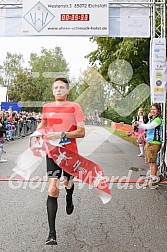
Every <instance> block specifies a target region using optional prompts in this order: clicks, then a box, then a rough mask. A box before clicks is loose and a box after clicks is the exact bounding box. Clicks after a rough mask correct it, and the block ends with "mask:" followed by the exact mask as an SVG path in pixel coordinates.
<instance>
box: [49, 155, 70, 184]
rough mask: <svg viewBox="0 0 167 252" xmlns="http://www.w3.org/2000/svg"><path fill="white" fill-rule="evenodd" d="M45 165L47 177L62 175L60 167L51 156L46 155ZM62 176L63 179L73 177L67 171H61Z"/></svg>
mask: <svg viewBox="0 0 167 252" xmlns="http://www.w3.org/2000/svg"><path fill="white" fill-rule="evenodd" d="M46 167H47V175H48V178H58V179H59V178H60V177H61V175H62V171H63V170H62V169H61V168H60V167H59V166H58V165H57V164H56V163H55V162H54V161H53V159H52V158H49V157H48V156H46ZM63 176H64V178H65V179H67V180H68V181H69V180H72V179H73V178H74V177H73V176H72V175H70V174H69V173H67V172H65V171H63Z"/></svg>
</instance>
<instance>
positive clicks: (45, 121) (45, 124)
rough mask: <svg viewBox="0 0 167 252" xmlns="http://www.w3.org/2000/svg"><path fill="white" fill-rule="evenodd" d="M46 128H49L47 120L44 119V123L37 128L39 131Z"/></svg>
mask: <svg viewBox="0 0 167 252" xmlns="http://www.w3.org/2000/svg"><path fill="white" fill-rule="evenodd" d="M45 127H47V120H43V119H42V121H41V122H40V124H39V125H38V127H37V130H38V129H40V128H45Z"/></svg>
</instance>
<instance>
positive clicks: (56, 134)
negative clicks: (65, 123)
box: [45, 132, 61, 139]
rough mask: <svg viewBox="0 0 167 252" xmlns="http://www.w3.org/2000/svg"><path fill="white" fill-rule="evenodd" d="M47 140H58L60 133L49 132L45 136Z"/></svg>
mask: <svg viewBox="0 0 167 252" xmlns="http://www.w3.org/2000/svg"><path fill="white" fill-rule="evenodd" d="M45 137H46V138H47V139H60V138H61V132H50V133H48V134H46V135H45Z"/></svg>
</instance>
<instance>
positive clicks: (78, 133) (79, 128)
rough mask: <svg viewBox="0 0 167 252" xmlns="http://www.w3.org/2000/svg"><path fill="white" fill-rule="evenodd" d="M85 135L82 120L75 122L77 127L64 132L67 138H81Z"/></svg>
mask: <svg viewBox="0 0 167 252" xmlns="http://www.w3.org/2000/svg"><path fill="white" fill-rule="evenodd" d="M84 136H85V125H84V122H78V123H77V129H76V130H74V131H70V132H66V137H67V138H71V139H72V138H83V137H84Z"/></svg>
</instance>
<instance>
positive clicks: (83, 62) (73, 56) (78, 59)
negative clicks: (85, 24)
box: [0, 36, 97, 77]
mask: <svg viewBox="0 0 167 252" xmlns="http://www.w3.org/2000/svg"><path fill="white" fill-rule="evenodd" d="M0 45H1V46H0V64H1V63H2V62H3V61H4V59H5V56H6V52H11V53H18V54H19V53H21V54H23V58H24V59H25V61H28V60H29V55H30V53H31V52H34V53H37V54H38V53H40V51H41V47H45V48H47V49H51V48H55V47H56V46H59V47H61V48H62V52H63V55H64V57H65V59H66V61H67V63H69V68H70V76H71V77H78V76H79V73H80V71H83V70H85V69H87V66H88V60H87V59H85V58H84V56H85V55H87V54H88V53H90V52H92V51H94V50H96V48H97V46H96V44H95V43H92V42H90V41H89V38H88V37H64V36H63V37H53V36H51V37H6V38H4V37H0Z"/></svg>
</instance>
